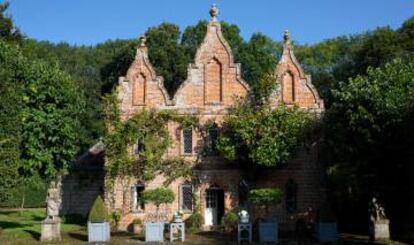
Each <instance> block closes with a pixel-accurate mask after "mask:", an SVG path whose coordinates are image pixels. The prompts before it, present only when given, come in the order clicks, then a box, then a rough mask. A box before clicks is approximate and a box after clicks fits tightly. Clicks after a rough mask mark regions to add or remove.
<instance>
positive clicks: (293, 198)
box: [285, 179, 297, 213]
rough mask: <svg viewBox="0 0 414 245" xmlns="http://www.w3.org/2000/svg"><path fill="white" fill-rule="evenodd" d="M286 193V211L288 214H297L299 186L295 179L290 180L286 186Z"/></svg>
mask: <svg viewBox="0 0 414 245" xmlns="http://www.w3.org/2000/svg"><path fill="white" fill-rule="evenodd" d="M285 193H286V200H285V201H286V211H287V212H288V213H293V212H296V210H297V184H296V183H295V181H294V180H293V179H289V180H288V181H287V183H286V185H285Z"/></svg>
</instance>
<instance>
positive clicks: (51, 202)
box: [46, 179, 62, 220]
mask: <svg viewBox="0 0 414 245" xmlns="http://www.w3.org/2000/svg"><path fill="white" fill-rule="evenodd" d="M60 190H61V181H60V179H59V180H57V181H52V182H51V183H50V187H49V189H48V191H47V196H46V213H47V217H46V219H47V220H56V219H58V217H59V209H60V205H61V203H62V197H61V192H60Z"/></svg>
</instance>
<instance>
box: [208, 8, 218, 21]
mask: <svg viewBox="0 0 414 245" xmlns="http://www.w3.org/2000/svg"><path fill="white" fill-rule="evenodd" d="M218 14H219V9H218V8H217V6H216V4H213V5H212V6H211V8H210V16H211V17H212V18H213V20H217V15H218Z"/></svg>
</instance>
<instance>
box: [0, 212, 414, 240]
mask: <svg viewBox="0 0 414 245" xmlns="http://www.w3.org/2000/svg"><path fill="white" fill-rule="evenodd" d="M45 216H46V213H45V209H44V208H41V209H24V210H23V211H22V212H20V211H19V210H18V209H0V244H1V245H9V244H10V245H15V244H16V245H19V244H22V245H23V244H41V242H39V238H40V229H41V224H40V223H41V221H42V220H43V219H44V218H45ZM61 228H62V241H60V242H58V243H55V244H86V242H87V238H88V237H87V232H86V227H85V226H82V225H77V224H62V226H61ZM235 238H236V235H235V234H228V233H222V232H200V233H197V234H192V235H187V240H186V242H185V243H184V244H189V245H190V244H226V245H230V244H237V243H236V241H235ZM143 243H144V242H143V237H142V236H136V235H134V234H132V233H126V232H124V233H116V234H112V236H111V242H110V244H115V245H117V244H143ZM367 243H368V241H367V238H366V236H356V235H352V234H346V235H345V234H342V235H341V239H340V240H339V241H338V244H367ZM48 244H51V243H48ZM280 244H314V243H312V242H303V241H299V240H297V239H295V238H289V239H286V238H285V239H281V241H280ZM380 244H409V243H398V242H385V243H380Z"/></svg>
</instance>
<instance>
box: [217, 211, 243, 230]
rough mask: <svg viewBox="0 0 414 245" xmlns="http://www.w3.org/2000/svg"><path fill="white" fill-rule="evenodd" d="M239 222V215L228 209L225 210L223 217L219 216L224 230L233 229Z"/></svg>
mask: <svg viewBox="0 0 414 245" xmlns="http://www.w3.org/2000/svg"><path fill="white" fill-rule="evenodd" d="M238 223H239V216H237V214H236V213H234V212H232V211H230V212H227V213H226V214H225V215H224V216H223V218H221V225H222V226H223V227H224V230H226V231H234V230H236V229H237V224H238Z"/></svg>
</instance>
